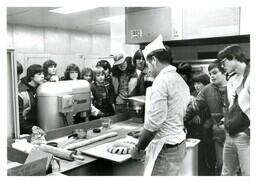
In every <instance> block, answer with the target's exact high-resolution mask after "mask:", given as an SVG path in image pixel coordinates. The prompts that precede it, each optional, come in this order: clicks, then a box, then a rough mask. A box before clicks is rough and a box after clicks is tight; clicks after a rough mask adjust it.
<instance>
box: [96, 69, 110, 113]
mask: <svg viewBox="0 0 256 182" xmlns="http://www.w3.org/2000/svg"><path fill="white" fill-rule="evenodd" d="M94 73H95V80H94V82H93V83H92V84H91V92H92V96H93V105H94V106H95V107H96V108H97V109H99V110H100V111H101V112H103V113H104V115H105V116H110V115H114V114H115V105H114V91H113V89H112V87H111V85H110V84H109V83H108V82H105V72H104V69H103V68H102V67H101V66H97V67H96V69H95V70H94Z"/></svg>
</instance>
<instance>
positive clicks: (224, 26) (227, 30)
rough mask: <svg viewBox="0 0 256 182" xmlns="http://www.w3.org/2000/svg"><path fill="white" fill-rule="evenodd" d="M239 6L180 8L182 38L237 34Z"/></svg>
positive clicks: (238, 28)
mask: <svg viewBox="0 0 256 182" xmlns="http://www.w3.org/2000/svg"><path fill="white" fill-rule="evenodd" d="M239 30H240V8H237V7H235V8H234V7H231V8H230V7H226V8H200V9H195V8H193V9H192V8H190V9H185V8H184V9H183V10H182V39H194V38H208V37H221V36H232V35H239Z"/></svg>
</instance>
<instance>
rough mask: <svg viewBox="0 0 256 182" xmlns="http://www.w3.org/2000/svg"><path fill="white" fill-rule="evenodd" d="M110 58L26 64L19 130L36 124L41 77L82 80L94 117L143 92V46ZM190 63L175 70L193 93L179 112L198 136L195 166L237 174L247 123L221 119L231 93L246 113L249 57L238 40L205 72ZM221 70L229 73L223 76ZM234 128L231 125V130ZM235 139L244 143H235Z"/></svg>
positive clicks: (145, 79)
mask: <svg viewBox="0 0 256 182" xmlns="http://www.w3.org/2000/svg"><path fill="white" fill-rule="evenodd" d="M113 59H114V64H113V67H111V65H110V63H109V62H108V61H106V60H100V61H99V62H97V64H96V67H95V68H94V69H91V68H83V69H82V71H81V72H80V69H79V67H78V66H77V65H75V64H70V65H68V66H67V68H66V70H65V73H64V76H63V77H62V78H59V77H58V76H57V74H56V73H57V69H56V68H57V64H56V63H55V62H54V61H53V60H48V61H46V62H45V63H44V64H43V66H41V65H37V64H34V65H31V66H29V67H28V69H27V74H26V77H25V78H22V79H21V81H20V83H19V87H18V88H19V108H20V113H19V114H20V126H21V127H20V129H21V133H28V134H30V133H31V128H32V126H33V125H36V124H37V122H36V120H37V119H36V113H37V111H36V89H37V87H38V86H39V85H40V84H43V83H44V82H46V81H52V82H56V81H61V80H77V79H84V80H87V81H88V82H89V83H90V86H91V95H92V111H91V115H92V116H94V117H101V116H110V115H113V114H115V113H116V112H119V111H120V110H122V109H123V107H126V100H127V98H128V97H129V96H135V95H145V91H146V87H148V86H150V85H151V84H152V82H153V80H152V79H151V78H152V77H150V70H149V69H148V67H147V66H146V61H145V59H144V57H143V53H142V51H141V50H138V51H136V53H135V54H134V56H133V58H132V57H129V56H125V55H124V54H117V55H114V56H113ZM220 60H221V61H220ZM17 68H18V69H17V71H18V76H19V75H20V74H21V73H22V72H23V68H22V66H21V65H20V64H19V63H18V65H17ZM190 69H191V68H189V67H188V66H187V65H186V64H181V65H179V66H178V67H177V72H178V73H179V74H181V75H183V76H182V77H183V78H184V80H185V81H186V82H187V84H188V85H189V87H190V91H191V96H193V97H192V99H191V102H190V104H189V105H188V108H187V111H186V114H185V117H184V125H185V127H186V128H187V130H188V134H187V135H188V136H187V137H191V138H199V139H200V140H201V142H200V145H199V167H203V168H205V169H209V171H208V172H202V173H201V175H220V174H222V175H226V174H228V175H233V174H237V171H239V170H237V169H235V167H237V165H236V164H235V163H237V162H238V159H239V163H242V166H241V165H240V169H241V173H242V175H248V174H249V169H248V168H249V167H248V163H249V162H250V161H249V160H248V153H249V148H250V144H249V143H248V142H249V141H250V137H249V134H248V133H249V131H250V130H248V128H249V127H248V126H247V125H248V122H247V121H248V119H247V120H246V122H245V123H246V124H247V125H245V124H243V123H241V122H239V121H234V122H235V123H237V124H235V125H232V123H228V122H226V120H227V119H228V118H227V116H229V115H230V114H229V113H228V112H229V110H230V107H231V106H232V105H233V102H234V101H236V100H235V98H238V101H239V102H240V103H239V104H240V105H242V106H241V109H242V110H243V111H244V112H245V114H244V115H243V118H242V119H244V118H246V117H247V116H248V117H249V114H250V113H249V112H250V107H249V103H250V102H249V100H248V99H247V98H249V96H248V95H249V94H250V91H249V86H248V85H249V83H248V82H249V81H248V80H249V79H248V78H249V77H248V75H249V72H250V62H249V61H248V60H247V59H246V58H245V56H244V54H243V53H242V50H241V48H240V47H239V46H238V45H232V46H230V47H227V48H226V49H224V50H223V51H220V52H219V54H218V59H217V60H215V61H213V62H211V63H210V64H209V66H208V73H209V76H208V75H207V74H203V73H202V74H199V75H197V76H195V77H193V78H192V79H189V78H187V77H188V76H186V75H185V73H186V72H187V71H188V70H190ZM226 73H228V75H229V77H228V79H227V74H226ZM18 78H19V77H18ZM147 82H149V83H150V84H148V83H147ZM241 83H242V84H241ZM247 87H248V88H247ZM241 98H242V99H241ZM248 108H249V109H248ZM248 110H249V111H248ZM229 117H230V116H229ZM248 117H247V118H248ZM224 118H225V119H224ZM230 120H231V119H230ZM249 121H250V120H249ZM227 123H228V124H227ZM224 125H225V126H224ZM226 125H228V126H226ZM224 128H225V129H226V130H225V129H224ZM230 128H231V129H230ZM233 128H235V129H236V130H235V132H233V130H234V129H233ZM241 128H246V135H243V131H242V130H243V129H241ZM227 130H229V131H227ZM240 130H241V131H240ZM234 133H235V134H234ZM234 137H235V138H236V139H238V141H237V142H238V144H237V146H236V149H234V148H233V147H232V146H234V145H233V144H232V142H234V141H233V140H231V139H233V138H234ZM227 138H228V140H227ZM239 142H240V143H241V142H246V144H245V145H243V146H239V145H240V144H239ZM240 148H241V150H240ZM242 148H243V149H242ZM231 150H234V153H235V155H232V153H230V152H229V151H231ZM242 151H243V152H242ZM213 156H214V158H213ZM232 156H235V158H232ZM246 162H247V164H246Z"/></svg>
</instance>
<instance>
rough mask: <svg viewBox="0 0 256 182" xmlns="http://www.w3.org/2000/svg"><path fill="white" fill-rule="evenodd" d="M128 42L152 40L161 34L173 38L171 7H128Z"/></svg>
mask: <svg viewBox="0 0 256 182" xmlns="http://www.w3.org/2000/svg"><path fill="white" fill-rule="evenodd" d="M125 15H126V18H125V27H126V29H125V30H126V43H130V44H138V43H143V42H150V41H152V40H153V39H155V38H156V37H157V36H158V35H159V34H162V36H163V40H164V41H168V40H171V38H172V24H171V8H161V7H159V8H126V9H125Z"/></svg>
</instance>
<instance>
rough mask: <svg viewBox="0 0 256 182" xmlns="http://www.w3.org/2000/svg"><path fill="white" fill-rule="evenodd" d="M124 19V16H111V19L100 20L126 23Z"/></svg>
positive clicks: (102, 19)
mask: <svg viewBox="0 0 256 182" xmlns="http://www.w3.org/2000/svg"><path fill="white" fill-rule="evenodd" d="M124 19H125V16H124V15H118V16H110V17H107V18H101V19H99V20H101V21H107V22H111V23H115V22H120V21H124Z"/></svg>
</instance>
